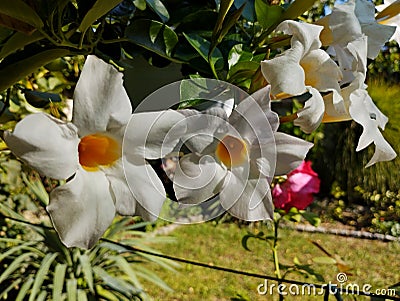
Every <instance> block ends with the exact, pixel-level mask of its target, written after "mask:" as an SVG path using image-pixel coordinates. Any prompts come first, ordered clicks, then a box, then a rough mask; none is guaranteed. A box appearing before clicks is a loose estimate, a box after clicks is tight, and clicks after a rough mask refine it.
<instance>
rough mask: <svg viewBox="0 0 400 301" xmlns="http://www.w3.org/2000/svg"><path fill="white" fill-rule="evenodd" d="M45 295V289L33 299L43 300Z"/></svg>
mask: <svg viewBox="0 0 400 301" xmlns="http://www.w3.org/2000/svg"><path fill="white" fill-rule="evenodd" d="M46 296H47V292H46V291H42V292H41V293H40V294H39V296H37V298H36V300H35V301H45V300H46Z"/></svg>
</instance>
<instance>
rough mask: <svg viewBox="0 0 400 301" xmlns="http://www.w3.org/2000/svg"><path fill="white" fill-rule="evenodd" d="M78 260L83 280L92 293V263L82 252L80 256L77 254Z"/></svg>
mask: <svg viewBox="0 0 400 301" xmlns="http://www.w3.org/2000/svg"><path fill="white" fill-rule="evenodd" d="M79 261H80V263H81V266H82V271H83V274H84V275H85V280H86V282H87V284H88V286H89V290H90V292H92V293H94V287H93V271H92V265H91V262H90V259H89V257H88V256H87V255H85V254H82V255H81V256H79Z"/></svg>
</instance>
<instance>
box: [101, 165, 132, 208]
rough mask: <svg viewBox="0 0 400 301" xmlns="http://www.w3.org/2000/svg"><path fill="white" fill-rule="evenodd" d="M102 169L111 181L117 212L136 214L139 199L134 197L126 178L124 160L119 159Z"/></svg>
mask: <svg viewBox="0 0 400 301" xmlns="http://www.w3.org/2000/svg"><path fill="white" fill-rule="evenodd" d="M126 164H127V165H128V164H129V163H127V162H126ZM127 168H129V167H127ZM102 171H103V172H104V173H105V174H106V177H107V179H108V181H109V182H110V185H111V191H112V193H113V194H114V199H115V209H116V211H117V213H118V214H120V215H131V216H133V215H135V213H136V204H137V201H136V199H135V198H134V197H133V194H132V192H131V190H130V189H129V186H128V183H127V181H126V179H125V172H124V169H123V165H122V160H118V161H117V162H115V163H114V164H113V165H112V166H110V167H104V168H102Z"/></svg>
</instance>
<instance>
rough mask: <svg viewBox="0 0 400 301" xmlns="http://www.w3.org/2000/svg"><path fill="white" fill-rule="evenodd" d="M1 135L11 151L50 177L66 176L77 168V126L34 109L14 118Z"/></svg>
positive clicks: (64, 177) (59, 177)
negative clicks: (20, 117)
mask: <svg viewBox="0 0 400 301" xmlns="http://www.w3.org/2000/svg"><path fill="white" fill-rule="evenodd" d="M4 139H5V142H6V143H7V145H8V147H9V148H10V149H11V150H12V152H13V153H14V154H15V155H17V156H18V157H20V158H21V159H22V160H23V161H25V162H26V163H28V164H29V165H30V166H31V167H32V168H34V169H36V170H37V171H38V172H39V173H40V174H42V175H44V176H48V177H51V178H54V179H60V180H61V179H67V178H69V177H70V176H72V175H73V174H74V173H75V171H76V170H77V169H78V168H79V160H78V144H79V138H78V134H77V128H76V127H75V126H74V125H73V124H72V123H65V122H62V121H61V120H59V119H56V118H54V117H52V116H50V115H48V114H44V113H36V114H31V115H28V116H27V117H25V118H24V119H23V120H21V121H20V122H18V124H17V125H16V127H15V129H14V131H13V132H12V133H10V132H5V133H4Z"/></svg>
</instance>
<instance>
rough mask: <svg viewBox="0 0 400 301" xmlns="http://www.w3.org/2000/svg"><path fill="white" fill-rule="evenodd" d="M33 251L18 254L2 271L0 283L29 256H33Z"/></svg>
mask: <svg viewBox="0 0 400 301" xmlns="http://www.w3.org/2000/svg"><path fill="white" fill-rule="evenodd" d="M34 255H35V254H34V253H32V252H29V253H23V254H21V255H20V256H18V257H17V258H16V259H14V260H13V261H12V263H10V265H9V266H8V267H7V269H5V270H4V272H3V273H2V274H1V275H0V283H1V282H3V281H4V280H6V279H7V278H8V276H10V275H11V274H12V273H13V272H14V271H15V270H17V269H19V268H21V266H22V264H23V263H24V262H25V260H27V259H28V258H29V257H34Z"/></svg>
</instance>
